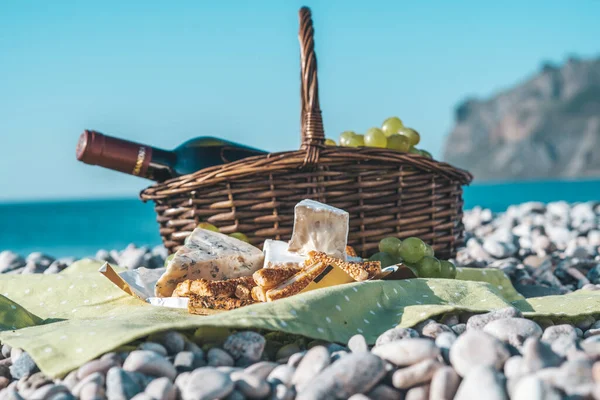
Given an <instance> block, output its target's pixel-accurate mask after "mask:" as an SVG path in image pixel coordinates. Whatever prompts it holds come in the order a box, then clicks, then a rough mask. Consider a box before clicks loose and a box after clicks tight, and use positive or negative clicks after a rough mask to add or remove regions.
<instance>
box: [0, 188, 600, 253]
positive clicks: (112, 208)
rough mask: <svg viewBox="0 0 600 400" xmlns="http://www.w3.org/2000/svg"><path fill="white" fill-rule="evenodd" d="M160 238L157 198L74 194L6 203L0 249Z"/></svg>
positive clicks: (597, 191) (506, 194)
mask: <svg viewBox="0 0 600 400" xmlns="http://www.w3.org/2000/svg"><path fill="white" fill-rule="evenodd" d="M464 199H465V209H470V208H473V207H474V206H477V205H479V206H482V207H487V208H490V209H491V210H492V211H495V212H501V211H504V210H505V209H506V208H507V207H508V206H509V205H511V204H518V203H523V202H526V201H541V202H545V203H547V202H551V201H558V200H564V201H567V202H584V201H600V180H588V181H559V182H557V181H540V182H518V183H503V184H478V185H472V186H468V187H465V188H464ZM129 243H135V244H136V245H138V246H155V245H158V244H160V236H159V234H158V223H157V222H156V214H155V213H154V209H153V204H152V202H149V203H142V202H141V201H140V200H138V199H135V198H132V199H114V200H78V201H74V200H69V201H44V202H22V203H4V204H2V203H0V251H2V250H12V251H14V252H17V253H20V254H23V255H27V254H29V253H31V252H34V251H41V252H43V253H46V254H49V255H51V256H53V257H65V256H75V257H85V256H90V255H94V254H95V253H96V251H97V250H98V249H107V250H110V249H119V250H120V249H123V248H125V247H126V246H127V245H128V244H129Z"/></svg>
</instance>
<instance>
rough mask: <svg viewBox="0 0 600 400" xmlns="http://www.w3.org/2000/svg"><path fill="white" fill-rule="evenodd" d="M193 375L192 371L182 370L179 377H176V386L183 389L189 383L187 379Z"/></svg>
mask: <svg viewBox="0 0 600 400" xmlns="http://www.w3.org/2000/svg"><path fill="white" fill-rule="evenodd" d="M191 375H192V373H191V372H182V373H180V374H179V375H177V378H175V387H176V388H178V389H179V391H181V390H182V388H183V387H184V386H185V385H186V384H187V381H188V380H189V379H190V376H191Z"/></svg>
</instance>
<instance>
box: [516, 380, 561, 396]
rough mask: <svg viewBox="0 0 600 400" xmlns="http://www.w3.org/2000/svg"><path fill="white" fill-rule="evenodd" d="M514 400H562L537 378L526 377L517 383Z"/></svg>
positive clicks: (553, 390) (554, 391) (558, 394)
mask: <svg viewBox="0 0 600 400" xmlns="http://www.w3.org/2000/svg"><path fill="white" fill-rule="evenodd" d="M511 399H512V400H561V399H562V396H561V395H560V393H558V392H557V391H556V390H555V389H553V388H552V387H551V386H549V385H548V384H547V383H546V382H544V381H543V380H541V379H539V378H537V377H536V376H525V377H523V378H522V379H519V380H518V381H517V383H516V386H515V388H514V391H513V392H512V396H511Z"/></svg>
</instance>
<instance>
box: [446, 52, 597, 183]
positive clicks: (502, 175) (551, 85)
mask: <svg viewBox="0 0 600 400" xmlns="http://www.w3.org/2000/svg"><path fill="white" fill-rule="evenodd" d="M455 118H456V126H455V128H454V129H453V130H452V132H451V133H450V135H449V136H448V138H447V140H446V143H445V147H444V159H445V160H446V161H448V162H450V163H452V164H454V165H456V166H459V167H462V168H466V169H468V170H469V171H471V172H472V173H473V174H474V176H475V179H476V180H478V181H485V180H518V179H537V178H590V177H599V176H600V58H597V59H593V60H585V61H584V60H579V59H575V58H571V59H569V60H568V61H567V62H566V63H565V64H564V65H563V66H562V67H556V66H553V65H549V64H545V65H544V66H543V67H542V70H541V71H540V72H539V73H537V74H536V75H535V76H533V77H531V78H530V79H528V80H527V81H525V82H523V83H521V84H519V85H518V86H515V87H513V88H511V89H509V90H506V91H504V92H502V93H499V94H497V95H495V96H494V97H491V98H489V99H487V100H478V99H469V100H466V101H465V102H463V103H462V104H460V105H459V106H458V107H457V108H456V117H455Z"/></svg>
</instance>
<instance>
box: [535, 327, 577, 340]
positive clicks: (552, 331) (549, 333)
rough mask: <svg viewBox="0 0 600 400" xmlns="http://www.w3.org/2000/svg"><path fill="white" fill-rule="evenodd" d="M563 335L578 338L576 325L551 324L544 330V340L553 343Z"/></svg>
mask: <svg viewBox="0 0 600 400" xmlns="http://www.w3.org/2000/svg"><path fill="white" fill-rule="evenodd" d="M562 336H567V337H569V338H572V339H573V340H575V339H577V332H576V331H575V327H573V326H572V325H568V324H563V325H554V326H549V327H548V328H546V329H545V330H544V334H543V335H542V341H544V342H548V343H551V342H553V341H555V340H556V339H558V338H559V337H562Z"/></svg>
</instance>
